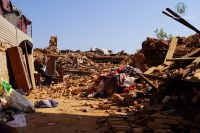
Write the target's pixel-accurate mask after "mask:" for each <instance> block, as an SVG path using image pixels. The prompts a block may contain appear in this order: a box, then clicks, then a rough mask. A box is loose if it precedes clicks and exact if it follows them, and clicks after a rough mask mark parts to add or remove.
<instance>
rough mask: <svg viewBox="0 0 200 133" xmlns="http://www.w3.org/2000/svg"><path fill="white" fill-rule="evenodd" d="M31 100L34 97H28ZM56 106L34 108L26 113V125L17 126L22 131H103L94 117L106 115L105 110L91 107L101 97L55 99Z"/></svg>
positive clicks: (55, 132) (90, 132) (41, 132)
mask: <svg viewBox="0 0 200 133" xmlns="http://www.w3.org/2000/svg"><path fill="white" fill-rule="evenodd" d="M29 100H31V101H32V102H34V101H36V99H29ZM56 100H57V101H59V106H58V107H56V108H45V109H36V112H35V113H32V114H27V115H26V119H27V125H28V126H27V127H24V128H19V130H20V131H21V132H22V133H43V132H45V133H81V132H86V133H103V132H104V131H105V129H103V128H99V127H98V126H97V125H96V118H98V117H102V116H108V115H109V114H108V113H107V112H106V111H105V110H97V109H93V108H91V107H90V106H88V105H95V104H98V103H99V102H101V101H102V100H103V99H97V100H94V99H93V100H75V99H73V100H70V99H64V98H61V99H56Z"/></svg>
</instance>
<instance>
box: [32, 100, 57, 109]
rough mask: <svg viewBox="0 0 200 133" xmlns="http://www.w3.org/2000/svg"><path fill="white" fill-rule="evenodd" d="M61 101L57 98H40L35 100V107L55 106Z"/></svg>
mask: <svg viewBox="0 0 200 133" xmlns="http://www.w3.org/2000/svg"><path fill="white" fill-rule="evenodd" d="M58 104H59V102H57V101H55V100H40V101H37V102H35V108H54V107H57V106H58Z"/></svg>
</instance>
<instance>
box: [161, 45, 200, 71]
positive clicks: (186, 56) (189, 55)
mask: <svg viewBox="0 0 200 133" xmlns="http://www.w3.org/2000/svg"><path fill="white" fill-rule="evenodd" d="M198 52H200V48H198V49H196V50H194V51H192V52H190V53H188V54H186V55H184V56H182V57H181V58H188V57H191V56H194V55H195V54H197V53H198ZM173 64H174V63H172V64H171V65H170V66H166V67H164V68H163V69H162V71H165V70H167V69H169V68H170V67H171V66H173Z"/></svg>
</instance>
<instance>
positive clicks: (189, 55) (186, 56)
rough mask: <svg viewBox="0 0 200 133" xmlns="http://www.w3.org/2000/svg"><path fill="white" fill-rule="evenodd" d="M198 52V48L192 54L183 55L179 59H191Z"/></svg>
mask: <svg viewBox="0 0 200 133" xmlns="http://www.w3.org/2000/svg"><path fill="white" fill-rule="evenodd" d="M199 51H200V48H198V49H196V50H194V51H192V52H190V53H188V54H186V55H184V56H183V57H181V58H188V57H191V56H193V55H195V54H197V53H198V52H199Z"/></svg>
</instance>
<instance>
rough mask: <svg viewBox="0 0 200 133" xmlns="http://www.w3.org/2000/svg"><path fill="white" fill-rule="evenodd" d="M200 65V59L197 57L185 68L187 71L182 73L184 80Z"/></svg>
mask: <svg viewBox="0 0 200 133" xmlns="http://www.w3.org/2000/svg"><path fill="white" fill-rule="evenodd" d="M199 63H200V57H197V58H196V59H195V60H194V61H193V62H192V63H191V64H190V65H188V66H187V67H185V69H184V70H183V71H182V72H181V74H182V75H183V78H184V77H186V76H187V74H189V73H190V72H191V71H192V70H193V69H194V68H195V67H196V66H197V65H198V64H199Z"/></svg>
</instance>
